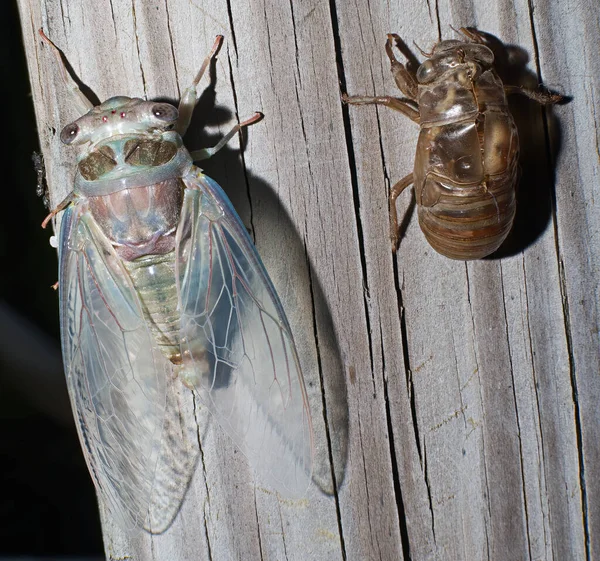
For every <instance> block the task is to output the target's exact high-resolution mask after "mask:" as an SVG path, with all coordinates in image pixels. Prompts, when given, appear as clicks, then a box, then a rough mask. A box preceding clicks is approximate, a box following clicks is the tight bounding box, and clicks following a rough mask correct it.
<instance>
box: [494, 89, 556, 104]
mask: <svg viewBox="0 0 600 561" xmlns="http://www.w3.org/2000/svg"><path fill="white" fill-rule="evenodd" d="M504 93H506V95H513V94H519V95H524V96H525V97H528V98H529V99H533V101H537V102H538V103H539V104H541V105H552V104H554V103H558V102H559V101H561V100H562V98H563V96H562V95H559V94H555V93H551V92H540V91H536V90H527V89H525V88H521V87H519V86H504Z"/></svg>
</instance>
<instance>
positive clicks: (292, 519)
mask: <svg viewBox="0 0 600 561" xmlns="http://www.w3.org/2000/svg"><path fill="white" fill-rule="evenodd" d="M19 4H20V10H21V17H22V23H23V33H24V40H25V44H26V49H27V52H28V61H29V68H30V73H31V80H32V91H33V97H34V101H35V106H36V114H37V119H38V124H39V125H38V126H39V132H40V138H41V143H42V149H43V152H44V156H45V158H46V168H47V171H48V180H49V184H50V188H51V194H52V202H53V203H54V204H56V203H57V202H58V201H60V200H61V199H62V198H63V197H64V196H65V195H66V194H67V193H68V191H69V190H70V187H69V185H70V179H69V178H70V177H71V176H72V171H71V170H72V165H73V159H74V158H73V152H74V151H73V150H69V149H68V148H65V147H64V146H62V145H61V144H60V142H59V140H58V135H57V131H60V129H61V128H62V127H63V126H64V125H65V124H67V123H68V122H70V121H72V120H74V119H75V118H77V117H78V116H79V115H77V114H75V113H74V112H73V108H72V107H71V106H70V105H69V97H68V94H67V92H65V91H64V88H63V86H62V84H61V83H60V81H59V80H58V75H57V71H56V66H55V64H54V61H53V60H52V58H51V57H50V55H49V53H48V50H47V49H46V48H45V47H43V46H42V45H41V43H40V40H39V38H38V37H37V35H36V32H37V29H38V28H39V27H43V28H44V29H45V30H46V32H47V33H48V35H49V37H51V38H52V39H53V40H54V41H55V42H56V44H57V45H58V46H59V47H60V48H61V49H62V50H63V51H64V53H65V54H66V56H67V58H68V60H69V62H70V64H71V65H72V67H73V69H74V71H75V72H76V74H77V75H78V76H79V77H80V78H81V80H82V82H83V83H84V84H85V85H86V86H88V87H89V88H91V89H92V90H93V91H94V93H95V94H96V95H97V96H98V98H100V99H101V100H104V99H106V98H108V97H111V96H113V95H130V96H147V97H148V98H157V97H159V98H161V99H165V98H166V99H170V100H175V99H178V98H179V93H180V92H181V91H182V90H183V89H184V88H185V87H187V85H188V84H189V82H190V81H191V79H192V78H193V76H194V75H195V72H196V71H197V69H198V66H199V64H200V63H201V61H202V59H203V58H204V56H206V53H207V52H208V50H209V49H210V46H211V45H212V42H213V40H214V37H215V35H217V34H219V33H222V34H223V35H225V38H226V44H225V46H224V48H223V49H222V50H221V53H220V54H219V56H218V62H217V64H216V72H215V77H214V78H215V79H214V84H213V88H210V87H208V89H207V90H206V93H205V94H204V95H203V96H202V99H201V102H200V104H199V107H198V109H197V111H196V116H195V119H194V121H193V124H192V128H191V133H190V134H188V137H187V138H186V143H187V145H188V147H190V148H192V149H193V148H197V147H202V146H207V145H212V144H215V143H216V140H217V139H218V138H219V137H220V136H222V135H223V134H224V133H225V132H226V131H227V130H228V129H229V127H230V126H231V124H232V122H233V119H234V116H235V115H239V116H240V117H241V118H244V117H247V116H249V115H251V114H252V113H253V112H254V111H262V112H263V113H264V114H265V119H264V120H263V121H262V122H261V123H260V124H258V125H255V126H253V127H252V128H251V130H250V131H248V135H247V142H245V143H244V144H245V149H244V151H243V157H241V156H240V151H239V146H238V145H237V144H236V142H235V141H234V142H232V143H230V146H229V147H228V148H227V149H225V150H223V151H222V152H221V153H219V154H218V155H217V156H215V158H214V159H213V160H210V161H208V162H206V165H205V166H204V168H205V170H206V171H207V173H208V174H209V175H211V176H212V177H213V178H215V179H216V180H217V181H218V182H219V183H220V184H221V185H222V186H223V187H224V188H225V190H226V191H227V192H228V194H229V195H230V196H231V198H232V200H233V203H234V205H235V206H236V208H237V209H238V211H239V212H240V215H241V216H242V219H243V220H244V222H245V223H246V225H247V226H248V227H249V228H251V229H252V231H253V234H254V236H255V239H256V243H257V246H258V249H259V251H260V253H261V255H262V256H263V259H264V261H265V265H266V267H267V269H268V270H269V272H270V273H271V275H272V277H273V280H274V284H275V285H276V288H277V289H278V292H279V294H280V295H281V297H282V300H283V303H284V307H285V308H286V310H287V312H288V315H289V317H290V322H291V324H292V328H293V330H294V333H295V337H296V340H297V344H298V347H299V351H300V355H301V360H302V363H303V369H304V372H305V377H306V381H307V385H308V392H309V397H310V401H311V407H312V413H313V418H314V425H315V438H316V468H315V481H316V484H315V486H314V488H313V489H312V490H311V492H310V494H309V495H308V497H307V498H306V499H305V500H302V501H286V500H277V498H276V497H275V496H273V494H272V493H270V492H269V491H268V490H266V489H262V488H260V487H256V488H255V487H254V485H253V483H252V478H251V476H250V475H249V473H248V471H247V468H246V465H245V461H244V459H243V458H241V457H240V454H236V453H235V450H234V448H233V446H232V445H231V444H230V443H229V441H228V440H227V439H226V438H223V437H222V436H221V434H220V433H219V431H218V430H211V427H210V423H209V424H208V428H206V424H203V425H202V426H200V433H201V435H200V436H201V437H202V441H203V461H202V462H201V465H200V466H199V468H198V470H197V473H196V475H195V477H194V480H193V482H192V486H191V489H190V491H189V493H188V496H187V498H186V501H185V502H184V504H183V507H182V510H181V512H180V514H179V516H178V518H177V520H176V521H175V523H174V525H173V526H172V527H171V528H170V529H169V531H167V532H166V533H165V534H163V535H160V536H150V535H146V534H144V535H141V536H137V537H134V538H128V537H127V536H124V535H121V534H120V533H119V532H118V530H117V529H116V528H114V527H113V526H112V524H111V523H110V521H109V520H105V524H104V528H103V530H104V538H105V546H106V552H107V557H109V558H110V559H125V558H131V559H135V560H139V561H141V560H151V559H152V560H168V561H176V560H191V559H194V560H197V559H212V560H223V559H244V560H248V559H271V560H281V559H298V560H315V561H322V560H329V559H332V560H333V559H340V560H341V559H349V560H350V559H352V560H354V559H355V560H365V559H366V560H371V559H384V560H388V559H389V560H397V559H413V560H425V559H443V560H446V559H447V560H460V559H469V560H474V559H494V560H500V559H502V560H509V559H514V560H523V559H532V560H534V559H535V560H541V559H544V560H545V559H554V560H557V561H562V560H565V559H569V560H570V559H573V560H584V559H599V558H600V461H599V460H600V457H599V456H600V418H599V415H598V405H597V404H598V403H599V401H600V376H599V372H600V353H599V348H600V347H599V326H600V318H599V313H600V311H599V288H598V279H599V276H600V218H599V216H600V213H599V211H600V208H599V207H600V202H599V199H598V186H599V185H600V181H599V175H600V174H599V169H600V151H599V144H600V133H599V132H598V131H599V123H598V118H599V116H598V112H599V109H598V108H599V107H600V105H599V101H598V100H599V99H600V87H599V81H598V76H600V58H599V57H598V56H597V53H598V45H599V44H600V25H599V22H598V18H597V17H595V16H594V14H596V16H597V13H598V12H597V5H596V2H595V0H583V1H582V2H578V3H560V2H559V1H558V0H552V1H539V2H535V1H534V0H530V1H529V2H528V1H526V0H513V1H512V2H511V1H506V0H501V1H499V2H491V1H488V0H437V1H436V2H433V1H430V2H426V1H418V0H410V1H409V0H406V1H402V2H393V3H390V2H387V1H384V0H370V1H369V2H367V1H361V2H353V1H342V0H331V1H330V2H324V1H323V0H303V1H298V0H290V2H280V1H277V0H244V1H242V0H209V1H202V0H189V1H188V0H178V1H173V0H163V1H160V2H141V1H140V0H128V1H127V2H125V1H122V0H112V1H109V2H97V1H96V2H92V0H81V1H80V2H77V3H67V2H60V1H57V0H19ZM450 25H452V26H454V27H456V28H458V27H460V26H466V25H472V26H476V27H477V28H479V29H480V30H482V31H486V32H488V33H491V34H493V35H494V36H496V37H497V38H499V39H500V40H502V41H503V42H504V43H505V44H507V45H513V46H518V47H519V48H513V49H512V50H511V51H510V52H511V54H512V57H511V61H512V63H513V64H512V66H511V69H512V71H511V72H510V73H509V76H510V77H512V78H514V79H515V80H516V81H515V82H511V83H520V84H526V85H528V86H529V87H535V86H536V84H537V83H538V82H540V81H543V82H544V83H545V84H546V85H547V86H549V87H551V88H552V89H554V90H557V91H560V92H561V93H564V94H566V95H568V96H571V97H572V100H571V101H570V103H567V104H565V105H561V106H557V107H555V108H553V109H552V110H551V111H545V112H544V111H542V110H540V109H539V108H538V107H537V106H535V105H534V104H532V103H530V102H528V101H526V100H514V102H511V108H512V109H513V114H514V115H515V118H516V121H517V124H518V127H519V133H520V137H521V144H522V162H521V166H522V177H521V182H520V185H521V186H520V189H519V193H518V197H519V208H518V215H517V223H516V226H515V229H514V232H513V235H512V236H511V238H510V239H509V240H508V242H507V244H506V245H505V247H504V248H502V249H501V252H500V255H499V256H496V258H492V259H486V260H483V261H478V262H470V263H465V262H460V261H458V262H457V261H450V260H448V259H445V258H443V257H441V256H439V255H437V254H436V253H435V252H434V251H433V250H431V249H430V248H429V247H428V245H427V243H426V242H425V239H424V237H423V235H422V234H421V232H420V231H419V227H418V224H417V220H416V216H415V212H414V199H413V198H412V196H411V195H409V194H408V193H405V194H403V195H402V196H401V197H400V198H399V201H398V212H399V217H400V221H401V222H402V224H403V226H404V232H403V237H402V239H401V243H400V248H399V250H398V253H397V255H396V256H395V257H393V256H392V254H391V251H390V247H389V243H388V239H389V233H388V211H387V208H388V202H387V194H388V188H389V185H390V183H394V182H395V181H397V180H398V179H399V178H401V177H403V176H404V175H406V173H408V171H410V170H411V168H412V160H413V158H414V151H415V146H416V139H417V134H418V127H416V126H415V125H414V123H412V122H411V121H409V120H408V119H406V118H404V117H403V116H402V115H400V114H395V113H393V112H391V111H390V110H388V109H386V108H374V107H368V108H358V107H353V108H349V109H348V108H346V107H342V105H341V103H340V93H341V92H342V91H347V92H348V93H350V94H355V95H359V94H360V95H372V94H392V95H398V93H397V90H396V89H395V85H394V83H393V80H392V77H391V74H390V72H389V64H388V61H387V58H386V57H385V53H384V50H383V45H384V42H385V37H386V33H388V32H396V33H398V34H399V35H400V36H401V37H402V38H403V40H404V41H405V42H406V44H407V45H409V46H412V44H413V41H415V42H416V43H418V45H419V46H420V47H422V48H423V49H425V50H428V49H429V48H430V47H431V46H432V45H433V44H434V43H435V42H436V41H437V40H438V39H439V38H440V36H441V37H443V38H449V37H452V35H453V34H452V30H451V29H450ZM413 50H414V51H416V49H413ZM527 56H528V57H529V58H530V60H529V62H528V63H527V65H526V66H525V63H526V62H527V61H526V58H527ZM207 83H208V81H203V83H202V84H201V85H200V88H201V89H203V88H207ZM331 465H333V468H331ZM336 484H337V486H338V487H339V490H338V491H337V492H333V489H334V488H335V486H336Z"/></svg>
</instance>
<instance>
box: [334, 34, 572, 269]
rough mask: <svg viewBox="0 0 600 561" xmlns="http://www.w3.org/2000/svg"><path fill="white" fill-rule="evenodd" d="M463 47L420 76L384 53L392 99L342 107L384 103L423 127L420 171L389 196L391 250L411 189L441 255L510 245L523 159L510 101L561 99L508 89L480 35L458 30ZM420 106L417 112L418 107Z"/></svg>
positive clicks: (424, 67) (444, 48) (468, 254)
mask: <svg viewBox="0 0 600 561" xmlns="http://www.w3.org/2000/svg"><path fill="white" fill-rule="evenodd" d="M460 32H461V33H462V34H463V38H462V39H461V40H446V41H440V42H439V43H438V44H437V45H435V47H434V48H433V50H432V52H431V53H424V54H425V55H426V56H427V57H428V60H426V61H425V62H424V63H423V64H421V66H419V68H418V70H417V72H416V74H413V73H411V72H409V71H408V69H407V68H406V67H405V66H404V65H403V64H401V63H400V62H399V61H398V60H397V59H396V57H395V56H394V53H393V50H392V48H393V46H394V42H395V41H399V37H398V36H397V35H393V34H389V35H388V40H387V43H386V46H385V50H386V53H387V56H388V58H389V60H390V62H391V69H392V73H393V75H394V79H395V81H396V84H397V86H398V88H399V89H400V90H401V91H402V93H403V94H404V95H405V96H406V97H407V98H408V102H407V101H404V100H401V99H397V98H394V97H390V96H378V97H369V96H353V97H348V96H346V95H344V96H343V98H342V99H343V101H344V102H345V103H350V104H355V105H365V104H381V105H386V106H388V107H390V108H392V109H395V110H396V111H399V112H401V113H403V114H404V115H406V116H407V117H409V118H410V119H412V120H413V121H414V122H416V123H418V124H419V125H420V127H421V131H420V134H419V140H418V143H417V152H416V156H415V165H414V171H413V173H410V174H409V175H407V176H406V177H404V178H403V179H401V180H400V181H398V182H397V183H396V184H395V185H394V186H393V187H392V191H391V195H390V199H389V201H390V223H391V238H392V250H393V251H395V250H396V246H397V243H398V219H397V215H396V199H397V198H398V196H399V195H400V193H402V192H403V191H404V189H406V188H407V187H408V186H410V185H411V184H412V185H414V189H415V198H416V202H417V209H418V216H419V224H420V226H421V230H422V231H423V233H424V234H425V237H426V238H427V241H428V242H429V243H430V245H431V246H432V247H433V249H435V250H436V251H437V252H439V253H441V254H442V255H445V256H446V257H450V258H451V259H465V260H468V259H481V258H482V257H485V256H487V255H490V254H491V253H493V252H494V251H496V250H497V249H498V248H499V247H500V245H501V244H502V242H503V241H504V240H505V239H506V237H507V235H508V233H509V231H510V229H511V227H512V224H513V221H514V217H515V211H516V185H517V175H518V159H519V136H518V133H517V127H516V125H515V122H514V120H513V117H512V115H511V114H510V111H509V109H508V104H507V102H506V94H507V93H520V94H523V95H526V96H528V97H530V98H531V99H533V100H535V101H537V102H538V103H542V104H552V103H557V102H558V101H560V100H561V99H562V96H560V95H556V94H546V93H542V92H534V91H529V90H525V89H522V88H518V87H514V86H504V84H503V83H502V81H501V80H500V77H499V76H498V73H497V72H496V70H495V68H494V54H493V52H492V50H491V49H490V48H489V47H488V46H487V45H486V44H485V43H486V40H485V37H484V35H483V34H481V33H480V32H478V31H477V30H475V29H473V28H461V30H460ZM415 107H416V108H415Z"/></svg>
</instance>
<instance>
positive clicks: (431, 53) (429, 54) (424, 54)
mask: <svg viewBox="0 0 600 561" xmlns="http://www.w3.org/2000/svg"><path fill="white" fill-rule="evenodd" d="M413 45H414V46H415V47H416V49H417V50H418V51H419V52H420V53H421V54H422V55H423V56H424V57H426V58H431V56H432V55H433V51H431V52H430V53H428V52H425V51H424V50H423V49H422V48H421V47H419V45H417V43H416V42H415V41H413Z"/></svg>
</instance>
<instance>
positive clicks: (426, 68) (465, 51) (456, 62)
mask: <svg viewBox="0 0 600 561" xmlns="http://www.w3.org/2000/svg"><path fill="white" fill-rule="evenodd" d="M493 64H494V54H493V53H492V51H491V49H489V48H488V47H486V46H485V45H481V44H479V43H467V42H465V41H458V40H455V39H452V40H447V41H440V42H439V43H438V44H437V45H436V46H435V47H434V48H433V51H432V53H431V57H430V58H429V60H426V61H425V62H424V63H423V64H421V66H419V69H418V70H417V80H418V81H419V83H420V84H430V83H431V82H433V81H435V80H438V79H440V78H442V77H445V76H446V75H448V74H455V75H456V76H458V77H460V76H464V77H465V79H467V78H468V79H469V80H474V79H476V78H477V77H478V76H480V75H481V73H482V72H484V71H485V70H487V69H488V68H490V67H491V66H492V65H493Z"/></svg>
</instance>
